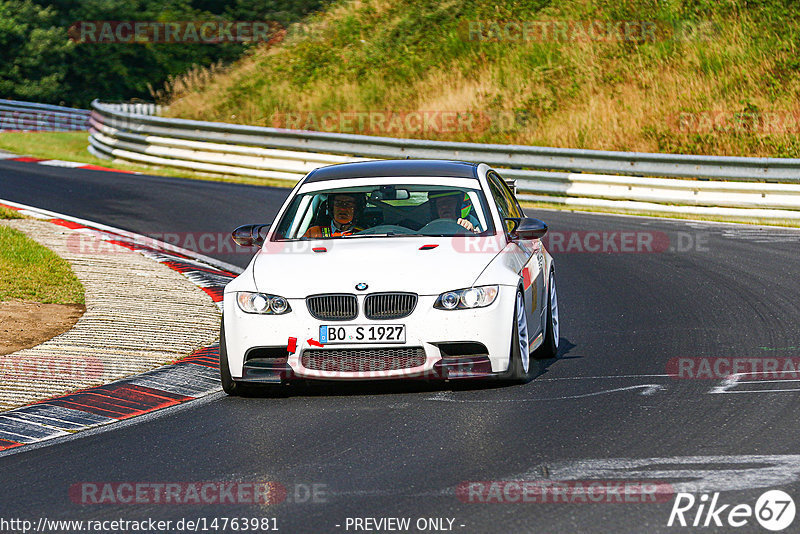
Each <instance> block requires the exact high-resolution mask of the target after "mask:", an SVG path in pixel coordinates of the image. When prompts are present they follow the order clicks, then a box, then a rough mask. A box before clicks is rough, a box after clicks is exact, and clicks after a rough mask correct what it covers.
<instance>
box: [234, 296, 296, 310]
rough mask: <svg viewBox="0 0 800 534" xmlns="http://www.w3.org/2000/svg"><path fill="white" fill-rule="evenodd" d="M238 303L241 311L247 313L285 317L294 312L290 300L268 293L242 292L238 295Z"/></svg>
mask: <svg viewBox="0 0 800 534" xmlns="http://www.w3.org/2000/svg"><path fill="white" fill-rule="evenodd" d="M236 302H237V303H238V304H239V309H240V310H242V311H243V312H245V313H260V314H262V315H283V314H284V313H289V312H290V311H292V307H291V306H289V301H288V300H286V299H285V298H283V297H279V296H277V295H267V294H266V293H251V292H249V291H240V292H238V293H236Z"/></svg>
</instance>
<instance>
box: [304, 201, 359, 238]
mask: <svg viewBox="0 0 800 534" xmlns="http://www.w3.org/2000/svg"><path fill="white" fill-rule="evenodd" d="M327 202H328V207H327V213H326V215H327V216H328V217H330V220H331V222H330V225H328V226H325V225H320V226H312V227H311V228H309V229H308V230H307V231H306V233H305V235H303V237H310V238H319V237H340V236H348V235H353V234H354V233H356V232H360V231H361V230H363V228H359V227H357V226H356V223H357V221H358V218H359V217H361V214H362V213H363V211H364V204H365V200H364V195H361V194H358V193H336V194H332V195H328V200H327Z"/></svg>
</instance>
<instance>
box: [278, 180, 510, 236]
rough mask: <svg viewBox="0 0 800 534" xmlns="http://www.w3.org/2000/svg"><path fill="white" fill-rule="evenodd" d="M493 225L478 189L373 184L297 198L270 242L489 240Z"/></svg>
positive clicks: (314, 193) (483, 198) (322, 191)
mask: <svg viewBox="0 0 800 534" xmlns="http://www.w3.org/2000/svg"><path fill="white" fill-rule="evenodd" d="M493 232H494V226H493V224H492V221H491V217H490V216H489V212H488V210H487V208H486V199H485V197H484V195H483V193H482V192H481V191H480V190H479V189H470V188H465V187H450V186H438V185H420V184H414V185H403V184H397V185H374V186H362V187H348V188H331V189H325V190H321V191H313V192H309V193H301V194H298V195H297V196H296V197H295V198H294V199H293V200H292V202H291V204H290V205H289V207H288V209H287V210H286V212H285V213H284V215H283V217H282V218H281V221H280V223H279V224H278V226H277V229H276V234H275V239H279V240H287V239H288V240H295V239H334V238H354V237H376V236H381V237H403V236H458V235H488V234H491V233H493Z"/></svg>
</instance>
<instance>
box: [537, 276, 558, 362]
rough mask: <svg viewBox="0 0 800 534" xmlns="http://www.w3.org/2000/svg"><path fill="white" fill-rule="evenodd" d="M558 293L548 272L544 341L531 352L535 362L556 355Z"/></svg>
mask: <svg viewBox="0 0 800 534" xmlns="http://www.w3.org/2000/svg"><path fill="white" fill-rule="evenodd" d="M558 319H559V317H558V293H557V292H556V275H555V272H554V271H553V270H552V269H551V270H550V279H549V283H548V289H547V322H546V323H545V334H544V341H543V342H542V344H541V345H540V346H539V348H537V349H536V350H535V351H533V355H532V356H533V357H534V358H535V359H537V360H547V359H550V358H555V357H556V355H558V336H559V333H560V332H559V330H560V329H559V323H558Z"/></svg>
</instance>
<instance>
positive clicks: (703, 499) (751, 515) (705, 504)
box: [667, 490, 795, 532]
mask: <svg viewBox="0 0 800 534" xmlns="http://www.w3.org/2000/svg"><path fill="white" fill-rule="evenodd" d="M719 495H720V494H719V492H716V493H714V494H713V495H711V496H709V494H707V493H703V494H702V495H700V497H699V498H696V497H695V496H694V495H693V494H691V493H678V495H677V497H675V502H674V503H673V505H672V511H671V512H670V514H669V521H667V526H668V527H671V526H681V527H687V526H692V527H722V526H729V527H734V528H738V527H743V526H745V525H751V524H753V519H755V521H757V522H758V524H760V525H761V526H762V527H764V528H765V529H767V530H771V531H773V532H778V531H781V530H784V529H786V528H787V527H788V526H789V525H791V524H792V522H794V516H795V505H794V500H793V499H792V498H791V497H790V496H789V495H788V494H787V493H786V492H783V491H781V490H769V491H767V492H764V493H763V494H762V495H761V496H760V497H759V498H758V500H757V501H756V504H755V506H750V505H749V504H721V503H720V500H719Z"/></svg>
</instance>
